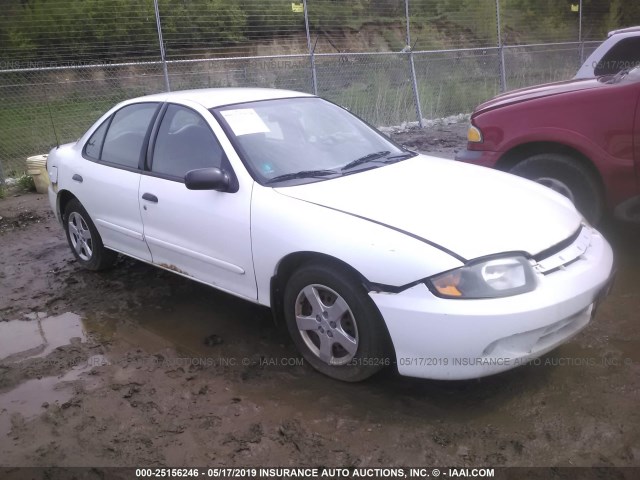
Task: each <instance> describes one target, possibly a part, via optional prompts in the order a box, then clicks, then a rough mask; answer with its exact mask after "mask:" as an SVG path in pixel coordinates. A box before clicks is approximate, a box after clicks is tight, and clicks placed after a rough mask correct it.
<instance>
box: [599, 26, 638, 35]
mask: <svg viewBox="0 0 640 480" xmlns="http://www.w3.org/2000/svg"><path fill="white" fill-rule="evenodd" d="M633 32H640V26H637V27H628V28H621V29H619V30H611V31H610V32H609V34H608V35H607V37H611V36H612V35H619V34H621V33H633Z"/></svg>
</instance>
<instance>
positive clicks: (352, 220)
mask: <svg viewBox="0 0 640 480" xmlns="http://www.w3.org/2000/svg"><path fill="white" fill-rule="evenodd" d="M251 241H252V247H253V263H254V268H255V273H256V282H257V287H258V302H259V303H261V304H263V305H270V302H271V300H270V282H271V278H272V277H273V276H274V275H275V273H276V270H277V267H278V265H279V263H280V261H281V260H282V259H283V258H284V257H286V256H287V255H289V254H291V253H296V252H300V251H306V252H316V253H320V254H324V255H328V256H330V257H333V258H336V259H338V260H340V261H342V262H344V263H346V264H348V265H350V266H351V267H352V268H354V269H355V270H357V271H358V272H359V273H360V274H361V275H362V276H363V277H364V278H365V279H366V280H367V281H369V282H370V283H376V284H381V285H388V286H392V287H400V286H404V285H407V284H410V283H412V282H415V281H416V280H420V279H422V278H425V277H428V276H431V275H434V274H436V273H440V272H442V271H445V270H449V269H452V268H456V267H458V266H461V265H462V262H461V261H460V260H457V259H456V258H454V257H453V256H451V255H450V254H448V253H445V252H444V251H442V250H440V249H438V248H436V247H434V246H432V245H429V244H427V243H424V242H421V241H420V240H417V239H415V238H412V237H410V236H409V235H406V234H403V233H401V232H398V231H395V230H392V229H390V228H387V227H385V226H383V225H380V224H376V223H373V222H370V221H368V220H366V219H363V218H359V217H354V216H351V215H349V214H347V213H343V212H338V211H335V210H331V209H328V208H325V207H322V206H320V205H316V204H313V203H308V202H305V201H303V200H298V199H294V198H291V197H288V196H285V195H281V194H279V193H277V192H275V191H274V190H273V189H271V188H265V187H260V186H258V185H256V188H254V192H253V198H252V202H251Z"/></svg>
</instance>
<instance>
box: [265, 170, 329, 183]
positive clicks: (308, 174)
mask: <svg viewBox="0 0 640 480" xmlns="http://www.w3.org/2000/svg"><path fill="white" fill-rule="evenodd" d="M337 174H338V172H336V171H335V170H302V171H301V172H294V173H285V174H284V175H278V176H277V177H273V178H270V179H269V180H267V182H266V184H267V185H269V184H271V183H276V182H283V181H285V180H294V179H296V178H314V177H326V176H327V175H337Z"/></svg>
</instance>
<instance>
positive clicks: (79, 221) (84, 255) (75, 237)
mask: <svg viewBox="0 0 640 480" xmlns="http://www.w3.org/2000/svg"><path fill="white" fill-rule="evenodd" d="M62 218H63V225H64V231H65V233H66V235H67V242H68V243H69V247H70V248H71V252H72V253H73V255H74V256H75V257H76V260H77V261H78V263H80V265H81V266H82V267H83V268H86V269H87V270H93V271H98V270H104V269H106V268H109V267H111V266H113V264H114V263H115V262H116V260H117V259H118V254H117V253H116V252H114V251H113V250H109V249H107V248H105V246H104V245H103V243H102V238H101V237H100V234H99V233H98V230H97V229H96V226H95V225H94V224H93V221H92V220H91V217H90V216H89V214H88V213H87V211H86V210H85V208H84V207H83V206H82V204H81V203H80V202H79V201H78V200H77V199H75V198H74V199H72V200H70V201H69V203H68V204H67V206H66V208H65V209H64V215H63V217H62ZM87 233H88V234H87Z"/></svg>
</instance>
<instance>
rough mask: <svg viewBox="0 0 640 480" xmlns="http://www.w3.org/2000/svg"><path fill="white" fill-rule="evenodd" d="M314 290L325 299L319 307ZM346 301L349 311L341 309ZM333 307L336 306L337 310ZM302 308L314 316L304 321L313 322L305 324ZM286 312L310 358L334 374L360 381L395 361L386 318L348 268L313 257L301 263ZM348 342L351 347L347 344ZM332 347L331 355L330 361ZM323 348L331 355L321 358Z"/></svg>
mask: <svg viewBox="0 0 640 480" xmlns="http://www.w3.org/2000/svg"><path fill="white" fill-rule="evenodd" d="M309 289H311V290H309ZM314 289H315V290H314ZM305 290H307V292H305ZM308 292H315V293H317V294H318V297H315V298H319V299H320V303H317V304H316V307H318V308H313V307H312V306H311V302H309V300H308ZM312 295H313V294H312ZM339 299H340V300H339ZM342 301H344V303H342ZM345 305H346V307H347V309H346V311H344V313H343V314H342V315H338V312H339V310H338V307H342V308H341V309H340V311H342V310H344V306H345ZM333 307H336V309H335V310H332V308H333ZM298 313H299V314H300V317H304V318H306V319H307V320H308V323H305V324H304V326H305V327H306V326H309V327H310V328H307V329H301V328H300V327H299V325H298V322H297V319H296V316H297V315H298ZM334 315H335V316H334ZM284 316H285V320H286V323H287V329H288V331H289V334H290V335H291V338H292V340H293V342H294V344H295V345H296V347H297V349H298V351H299V352H300V353H301V354H302V356H303V357H304V359H305V360H306V361H307V362H309V364H310V365H311V366H312V367H313V368H315V369H316V370H318V371H319V372H321V373H324V374H325V375H327V376H329V377H331V378H335V379H337V380H342V381H345V382H358V381H361V380H364V379H366V378H368V377H370V376H372V375H373V374H375V373H376V372H378V371H379V370H380V369H382V368H383V367H384V366H385V365H389V364H390V363H391V357H390V356H389V355H388V354H387V352H388V347H389V341H388V334H387V331H386V327H385V326H384V321H383V320H382V317H381V315H380V313H379V311H378V309H377V308H376V306H375V304H374V303H373V301H372V300H371V299H370V298H369V297H368V296H367V294H366V292H365V291H364V288H363V287H362V285H361V283H360V282H359V281H358V278H357V277H356V275H355V274H352V273H351V272H349V271H348V270H347V269H345V268H342V267H340V266H337V265H333V264H327V265H324V264H320V263H309V264H306V265H304V266H303V267H301V268H300V269H298V270H297V271H296V272H295V273H294V274H293V275H292V276H291V278H290V279H289V281H288V282H287V285H286V288H285V293H284ZM319 317H320V318H319ZM314 322H315V323H314ZM301 325H302V323H301ZM316 326H317V328H316ZM351 340H355V344H354V342H353V341H351ZM345 344H348V346H349V349H350V351H347V349H346V348H344V347H343V346H342V345H345ZM327 345H330V347H326V346H327ZM321 346H324V347H325V348H322V349H321V348H320V347H321ZM321 350H322V352H323V353H321ZM329 351H330V355H331V359H330V360H329V361H327V355H326V354H327V352H329ZM323 354H324V355H325V359H322V358H321V355H323Z"/></svg>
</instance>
